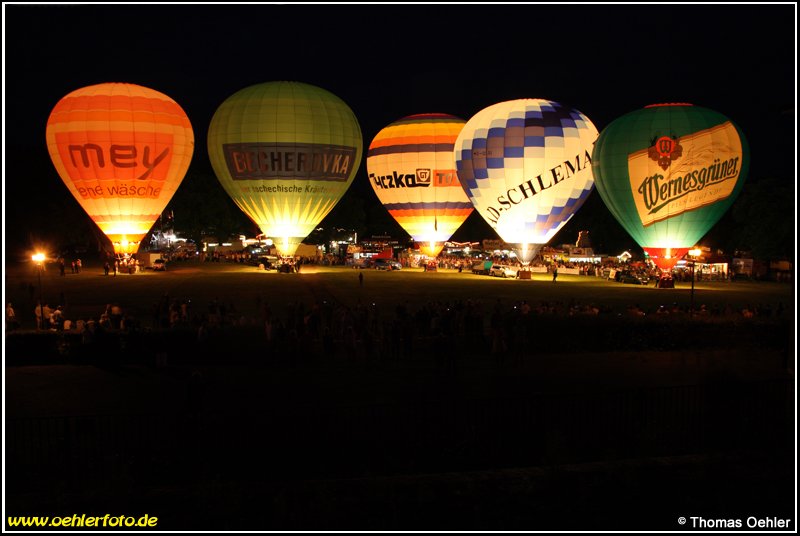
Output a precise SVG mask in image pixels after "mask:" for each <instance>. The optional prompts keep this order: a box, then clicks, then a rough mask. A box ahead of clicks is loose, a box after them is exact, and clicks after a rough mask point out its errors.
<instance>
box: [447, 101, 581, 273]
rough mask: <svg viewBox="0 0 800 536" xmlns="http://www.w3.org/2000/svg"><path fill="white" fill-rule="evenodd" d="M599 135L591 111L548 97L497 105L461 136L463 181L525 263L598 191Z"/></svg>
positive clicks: (476, 204) (479, 207)
mask: <svg viewBox="0 0 800 536" xmlns="http://www.w3.org/2000/svg"><path fill="white" fill-rule="evenodd" d="M596 138H597V129H596V128H595V126H594V125H593V124H592V122H591V121H589V119H588V118H587V117H586V116H585V115H583V114H582V113H581V112H579V111H577V110H573V109H570V108H567V107H565V106H563V105H561V104H559V103H557V102H553V101H549V100H544V99H519V100H513V101H507V102H501V103H498V104H494V105H492V106H489V107H488V108H485V109H483V110H481V111H480V112H478V113H477V114H475V115H474V116H473V117H472V118H471V119H470V120H469V121H468V122H467V124H466V125H465V126H464V128H463V130H462V131H461V133H460V134H459V136H458V139H457V140H456V145H455V158H456V169H457V172H458V178H459V180H460V181H461V185H462V186H463V187H464V190H465V191H466V192H467V195H468V196H469V198H470V200H471V201H472V204H473V205H474V207H475V209H476V210H477V211H478V212H479V213H480V215H481V216H483V218H484V219H485V220H486V221H487V223H489V225H491V226H492V228H493V229H494V230H495V231H497V234H498V235H499V236H500V238H502V239H503V240H505V241H506V242H508V243H510V244H514V245H515V248H514V249H515V251H516V253H517V256H518V257H519V258H520V259H521V260H522V262H523V263H524V264H527V263H528V262H530V260H531V259H532V258H533V256H534V255H535V253H536V251H538V249H539V248H540V247H541V246H542V245H544V244H546V243H547V242H548V241H549V240H550V239H551V238H552V237H553V236H554V235H555V234H556V233H557V232H558V231H559V230H560V229H561V228H562V227H563V226H564V224H566V222H567V221H569V219H570V218H571V217H572V216H573V215H574V214H575V212H576V211H577V210H578V209H579V208H580V207H581V205H583V203H584V201H585V200H586V198H587V197H588V196H589V194H590V193H591V191H592V187H593V182H594V181H593V178H592V170H591V151H592V145H593V143H594V141H595V139H596Z"/></svg>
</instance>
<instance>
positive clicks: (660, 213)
mask: <svg viewBox="0 0 800 536" xmlns="http://www.w3.org/2000/svg"><path fill="white" fill-rule="evenodd" d="M749 164H750V155H749V151H748V147H747V141H746V139H745V137H744V134H743V133H742V131H741V129H740V128H739V127H738V126H737V125H736V124H734V123H733V122H732V121H731V120H730V119H728V118H727V117H725V116H723V115H722V114H720V113H718V112H715V111H713V110H709V109H707V108H702V107H700V106H693V105H691V104H684V103H677V104H656V105H652V106H647V107H645V108H643V109H641V110H637V111H634V112H631V113H628V114H626V115H624V116H622V117H620V118H618V119H616V120H615V121H613V122H612V123H611V124H609V125H608V126H607V127H606V128H605V129H604V130H603V131H602V132H601V133H600V136H599V138H598V139H597V143H596V144H595V147H594V150H593V152H592V171H593V172H594V180H595V186H596V188H597V191H598V192H599V194H600V197H601V198H602V199H603V201H604V202H605V204H606V206H607V207H608V209H609V210H610V211H611V213H612V214H613V215H614V217H615V218H616V219H617V221H619V223H620V224H621V225H622V226H623V227H624V228H625V230H626V231H628V233H630V235H631V237H633V239H634V240H636V242H637V243H638V244H639V245H640V246H641V247H642V248H643V249H644V251H645V252H646V253H647V254H648V256H649V257H650V259H651V260H653V261H654V262H655V263H656V265H658V266H659V267H660V268H661V269H662V270H665V271H667V272H669V270H671V269H672V267H674V266H675V264H676V263H677V261H678V260H679V259H680V258H681V257H683V256H684V255H685V254H686V252H687V251H688V250H689V249H690V248H692V247H693V246H695V245H696V244H697V242H698V241H699V240H700V239H701V238H702V237H703V236H704V235H705V234H706V233H707V232H708V231H709V230H710V229H711V228H712V227H713V226H714V224H716V223H717V221H719V219H720V218H721V217H722V215H723V214H724V213H725V211H726V210H728V208H729V207H730V206H731V204H732V203H733V201H734V200H735V199H736V196H737V195H739V192H740V191H741V189H742V187H743V186H744V181H745V178H746V176H747V170H748V167H749Z"/></svg>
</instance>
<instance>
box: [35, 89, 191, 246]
mask: <svg viewBox="0 0 800 536" xmlns="http://www.w3.org/2000/svg"><path fill="white" fill-rule="evenodd" d="M46 136H47V148H48V151H49V153H50V157H51V159H52V161H53V165H54V166H55V168H56V170H57V171H58V174H59V176H60V177H61V179H62V180H63V181H64V184H65V185H66V186H67V188H68V189H69V191H70V192H71V193H72V195H73V196H74V197H75V199H77V200H78V202H79V203H80V205H81V207H83V209H84V210H85V211H86V213H87V214H88V215H89V217H90V218H91V219H92V221H94V222H95V223H96V224H97V225H98V227H100V229H101V230H102V231H103V233H104V234H105V235H106V236H108V238H109V239H110V240H111V242H112V244H113V246H114V252H115V253H136V251H137V250H138V249H139V246H140V244H141V241H142V239H143V238H144V237H145V235H146V234H147V233H148V232H149V231H150V229H151V228H152V226H153V224H154V223H155V221H156V220H157V219H158V217H159V216H160V214H161V212H162V211H163V210H164V208H165V207H166V206H167V204H168V203H169V201H170V199H171V198H172V196H173V195H174V194H175V191H176V190H177V189H178V186H179V185H180V183H181V182H182V181H183V178H184V175H185V174H186V171H187V169H188V168H189V163H190V162H191V159H192V154H193V151H194V133H193V131H192V127H191V124H190V122H189V118H188V117H187V116H186V114H185V112H184V111H183V109H181V107H180V106H179V105H178V104H177V103H176V102H175V101H174V100H172V99H171V98H169V97H168V96H166V95H164V94H163V93H160V92H158V91H155V90H152V89H149V88H146V87H142V86H138V85H135V84H124V83H106V84H98V85H94V86H88V87H85V88H81V89H78V90H76V91H73V92H72V93H70V94H68V95H66V96H65V97H64V98H62V99H61V100H60V101H59V102H58V103H57V104H56V106H55V107H54V108H53V111H52V112H51V114H50V117H49V118H48V121H47V130H46Z"/></svg>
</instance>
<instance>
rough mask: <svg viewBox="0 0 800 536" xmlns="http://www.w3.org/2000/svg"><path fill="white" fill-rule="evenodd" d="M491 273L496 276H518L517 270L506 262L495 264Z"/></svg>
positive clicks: (490, 270)
mask: <svg viewBox="0 0 800 536" xmlns="http://www.w3.org/2000/svg"><path fill="white" fill-rule="evenodd" d="M489 275H491V276H494V277H517V271H516V270H514V269H513V268H512V267H510V266H507V265H505V264H493V265H492V267H491V268H490V269H489Z"/></svg>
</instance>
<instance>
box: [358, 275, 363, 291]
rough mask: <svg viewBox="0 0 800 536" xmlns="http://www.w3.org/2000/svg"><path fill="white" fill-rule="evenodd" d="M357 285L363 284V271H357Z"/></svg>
mask: <svg viewBox="0 0 800 536" xmlns="http://www.w3.org/2000/svg"><path fill="white" fill-rule="evenodd" d="M358 286H359V287H363V286H364V272H358Z"/></svg>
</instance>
